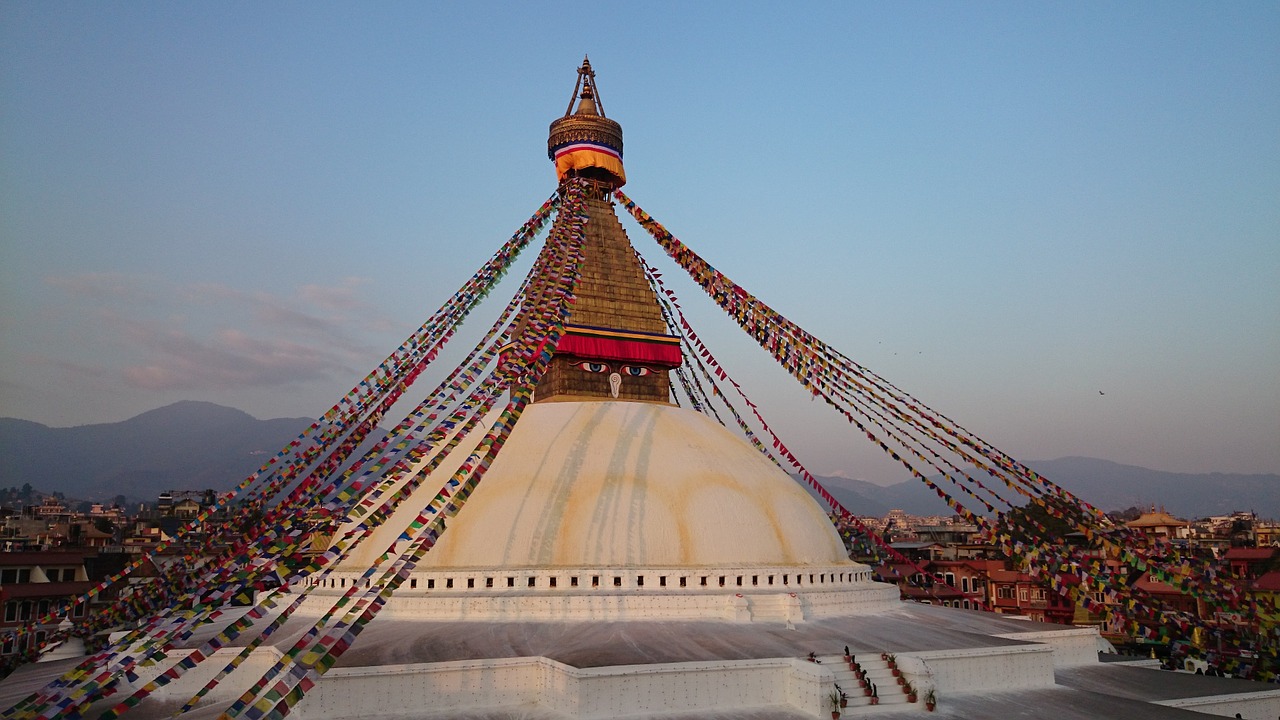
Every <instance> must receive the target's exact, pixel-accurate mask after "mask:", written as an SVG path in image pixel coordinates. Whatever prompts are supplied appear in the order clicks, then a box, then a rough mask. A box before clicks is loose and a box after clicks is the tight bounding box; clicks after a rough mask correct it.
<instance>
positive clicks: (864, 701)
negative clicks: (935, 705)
mask: <svg viewBox="0 0 1280 720" xmlns="http://www.w3.org/2000/svg"><path fill="white" fill-rule="evenodd" d="M853 659H854V661H855V662H856V663H857V665H858V668H859V669H860V670H861V671H862V673H863V676H864V677H865V678H866V680H865V682H864V681H862V680H859V679H858V675H857V673H855V672H854V670H853V668H852V667H850V665H849V663H848V662H847V661H846V660H845V659H844V656H843V655H819V656H818V657H817V660H818V662H820V663H822V665H823V666H824V667H826V668H827V669H828V670H830V671H831V674H832V675H834V676H835V678H834V681H835V685H836V686H838V687H839V689H840V690H842V691H844V694H845V695H846V696H848V699H849V702H848V706H847V707H845V708H844V709H843V710H841V712H840V717H841V718H848V717H858V716H865V715H873V714H877V713H885V712H893V713H897V712H902V711H918V712H924V711H925V708H924V702H923V700H918V701H917V702H915V703H910V702H908V699H907V694H906V693H905V692H903V689H902V686H901V685H899V684H898V679H897V678H895V677H894V676H893V671H892V670H891V669H890V667H889V663H888V662H887V661H885V660H883V659H881V658H880V653H871V652H864V653H861V654H859V653H854V654H853ZM872 684H874V685H875V686H876V691H877V694H878V695H879V698H880V700H879V703H878V704H876V705H872V704H871V698H870V696H869V695H868V691H869V689H870V688H871V685H872ZM831 689H832V690H835V689H836V688H835V687H833V688H831ZM822 717H826V713H823V715H822Z"/></svg>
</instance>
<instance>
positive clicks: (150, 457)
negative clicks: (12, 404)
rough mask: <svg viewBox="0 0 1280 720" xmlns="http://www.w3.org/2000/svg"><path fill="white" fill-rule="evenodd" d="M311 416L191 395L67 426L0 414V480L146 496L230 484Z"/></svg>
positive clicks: (80, 493) (69, 491)
mask: <svg viewBox="0 0 1280 720" xmlns="http://www.w3.org/2000/svg"><path fill="white" fill-rule="evenodd" d="M311 422H312V419H311V418H278V419H275V420H258V419H256V418H254V417H253V416H252V415H249V414H248V413H244V412H241V411H239V410H235V409H233V408H229V407H223V406H221V405H215V404H213V403H207V402H194V401H183V402H178V403H174V404H173V405H167V406H165V407H162V408H159V409H156V410H151V411H148V412H145V413H142V414H141V415H138V416H136V417H133V418H130V419H128V420H124V421H122V422H115V423H103V424H100V425H80V426H78V427H69V428H51V427H48V426H47V425H41V424H40V423H34V422H29V421H26V420H18V419H15V418H0V487H21V486H22V485H23V484H24V483H30V484H31V486H32V487H33V488H35V489H37V490H41V491H44V492H46V493H48V492H54V491H60V492H62V493H63V494H65V495H66V496H68V497H74V498H79V499H82V500H95V501H96V500H110V499H111V498H114V497H115V496H117V495H124V496H126V497H128V498H132V499H137V500H143V501H147V502H154V501H155V498H156V496H157V495H158V494H160V493H161V492H163V491H165V490H203V489H206V488H213V489H215V490H229V489H231V488H232V487H235V486H236V485H237V484H238V483H239V482H240V481H241V480H243V479H244V478H245V477H247V476H248V475H249V474H250V473H252V472H253V471H255V470H257V469H258V467H259V466H261V465H262V463H263V462H265V461H266V460H267V459H269V458H270V457H271V456H272V455H274V454H275V453H276V452H277V451H279V450H280V448H282V447H284V445H285V443H287V442H289V441H290V440H292V439H293V438H295V437H297V436H298V433H300V432H302V431H303V430H304V429H305V428H306V427H307V426H308V425H310V424H311Z"/></svg>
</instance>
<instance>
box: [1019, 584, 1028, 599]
mask: <svg viewBox="0 0 1280 720" xmlns="http://www.w3.org/2000/svg"><path fill="white" fill-rule="evenodd" d="M1018 599H1019V600H1021V601H1022V602H1026V601H1027V589H1026V588H1024V587H1022V588H1018Z"/></svg>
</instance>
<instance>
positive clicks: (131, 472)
mask: <svg viewBox="0 0 1280 720" xmlns="http://www.w3.org/2000/svg"><path fill="white" fill-rule="evenodd" d="M311 422H312V420H311V418H277V419H274V420H258V419H256V418H254V417H253V416H251V415H249V414H247V413H244V412H241V411H239V410H235V409H233V408H228V407H223V406H221V405H215V404H213V403H207V402H194V401H184V402H179V403H174V404H173V405H168V406H166V407H162V408H159V409H156V410H151V411H149V412H145V413H142V414H141V415H138V416H137V417H133V418H130V419H128V420H125V421H122V422H116V423H104V424H100V425H81V426H79V427H70V428H51V427H48V426H46V425H41V424H40V423H34V422H29V421H26V420H17V419H14V418H0V488H6V487H19V488H20V487H21V486H22V485H23V484H24V483H30V484H31V486H32V487H33V488H35V489H37V490H41V491H44V492H53V491H60V492H62V493H64V494H65V495H67V496H68V497H74V498H79V499H85V500H110V499H111V498H114V497H115V496H116V495H125V496H126V497H129V498H131V499H137V500H143V501H153V500H154V499H155V497H156V496H157V495H158V494H159V493H161V492H163V491H165V490H183V489H188V490H203V489H205V488H213V489H215V490H227V489H230V488H232V487H234V486H235V485H236V484H237V483H238V482H239V481H240V480H242V479H244V478H245V477H246V476H247V475H248V474H249V473H251V472H253V471H254V470H256V469H257V468H258V467H259V466H260V465H261V464H262V463H263V462H264V461H265V460H267V459H268V458H269V457H270V456H271V455H273V454H275V452H276V451H278V450H279V449H280V448H281V447H283V446H284V444H285V443H287V442H289V441H290V440H292V439H293V438H295V437H297V436H298V433H300V432H302V430H303V429H304V428H306V427H307V426H308V425H310V424H311ZM1027 465H1028V466H1030V467H1031V468H1033V469H1034V470H1035V471H1036V472H1038V473H1040V474H1042V475H1043V476H1045V477H1046V478H1048V479H1050V480H1052V481H1053V482H1055V483H1057V484H1058V485H1060V486H1062V487H1063V488H1066V489H1067V490H1068V491H1070V492H1072V493H1074V494H1076V495H1078V496H1079V497H1081V498H1083V499H1085V500H1087V501H1088V502H1090V503H1092V504H1093V505H1095V506H1097V507H1099V508H1101V509H1103V510H1107V511H1110V510H1123V509H1126V508H1129V507H1133V506H1150V505H1152V504H1154V505H1157V506H1163V507H1164V508H1165V509H1166V510H1168V511H1169V512H1170V513H1173V514H1174V515H1177V516H1180V517H1188V518H1193V517H1204V516H1207V515H1223V514H1227V513H1230V512H1233V511H1235V510H1252V511H1254V512H1257V513H1258V515H1259V516H1260V517H1264V518H1280V475H1274V474H1269V475H1234V474H1225V473H1207V474H1189V473H1170V472H1161V471H1159V470H1149V469H1147V468H1142V467H1136V466H1133V465H1121V464H1119V463H1113V462H1109V461H1106V460H1097V459H1094V458H1083V457H1068V458H1059V459H1057V460H1041V461H1031V462H1028V463H1027ZM819 481H820V482H822V484H823V485H824V486H826V487H827V489H828V490H829V491H830V492H831V493H832V494H833V495H835V497H836V498H837V499H839V500H840V501H841V502H842V503H844V504H845V505H846V506H847V507H849V509H851V510H853V511H854V512H856V513H858V514H860V515H883V514H884V513H886V512H888V511H889V510H891V509H894V508H897V509H901V510H904V511H906V512H908V513H911V514H914V515H933V514H947V513H948V512H949V510H948V508H947V506H946V505H945V504H944V503H943V502H942V501H941V500H940V499H938V497H937V496H936V495H935V494H934V493H933V491H932V490H930V489H929V488H928V487H926V486H925V485H924V483H921V482H918V481H915V480H908V481H904V482H901V483H898V484H896V485H888V486H882V485H876V484H874V483H870V482H865V481H862V480H850V479H847V478H840V477H824V478H819ZM985 481H986V479H984V482H985ZM942 484H944V485H949V483H947V482H945V481H944V482H943V483H942Z"/></svg>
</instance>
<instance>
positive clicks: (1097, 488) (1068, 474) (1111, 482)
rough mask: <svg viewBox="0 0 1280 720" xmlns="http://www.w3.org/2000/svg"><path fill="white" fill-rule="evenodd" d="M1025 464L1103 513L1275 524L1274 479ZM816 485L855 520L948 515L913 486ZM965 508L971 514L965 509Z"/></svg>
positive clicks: (1096, 463) (1091, 461)
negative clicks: (895, 513) (1133, 511)
mask: <svg viewBox="0 0 1280 720" xmlns="http://www.w3.org/2000/svg"><path fill="white" fill-rule="evenodd" d="M1026 464H1027V466H1028V467H1030V468H1032V469H1033V470H1035V471H1036V472H1038V473H1040V474H1041V475H1043V476H1044V477H1046V478H1048V479H1049V480H1051V481H1052V482H1054V483H1056V484H1057V485H1060V486H1062V487H1063V488H1065V489H1066V490H1067V491H1069V492H1071V493H1072V494H1074V495H1076V496H1078V497H1080V498H1081V499H1083V500H1085V501H1087V502H1089V503H1090V504H1092V505H1094V506H1096V507H1098V508H1100V509H1102V510H1105V511H1112V510H1124V509H1126V508H1130V507H1133V506H1151V505H1153V504H1154V505H1156V506H1163V507H1164V508H1165V509H1166V510H1167V511H1169V512H1170V513H1172V514H1173V515H1176V516H1179V517H1185V518H1198V517H1205V516H1208V515H1225V514H1228V513H1231V512H1233V511H1236V510H1252V511H1254V512H1256V513H1258V516H1259V517H1262V518H1272V519H1280V475H1275V474H1264V475H1241V474H1230V473H1173V472H1164V471H1161V470H1151V469H1148V468H1144V467H1138V466H1136V465H1121V464H1120V463H1114V462H1111V461H1108V460H1098V459H1096V458H1085V457H1065V458H1058V459H1057V460H1035V461H1030V462H1027V463H1026ZM982 480H983V483H984V484H986V485H988V486H990V485H991V482H990V478H987V477H984V478H983V479H982ZM819 482H821V483H822V484H823V485H824V486H825V487H826V488H827V490H828V491H830V492H831V494H832V495H834V496H835V497H836V499H838V500H840V502H842V503H844V504H845V505H846V507H848V508H849V509H850V510H852V511H854V512H856V513H858V514H865V515H883V514H884V513H885V512H887V511H888V510H890V509H893V508H899V509H902V510H905V511H906V512H908V513H911V514H915V515H933V514H947V513H949V512H950V510H949V509H948V508H947V506H946V504H945V503H943V502H942V500H941V499H939V498H938V496H937V495H936V494H935V493H934V492H933V491H932V490H930V489H929V488H928V487H927V486H926V485H925V484H924V483H923V482H920V481H919V480H908V481H904V482H901V483H897V484H895V485H889V486H880V485H875V484H873V483H869V482H865V481H862V480H850V479H848V478H840V477H825V478H819ZM938 485H939V486H941V487H943V488H944V489H946V490H947V491H948V492H950V493H951V494H952V495H953V497H956V498H957V499H959V500H961V501H963V500H965V499H968V498H967V496H965V495H963V493H962V491H960V490H959V489H957V488H955V486H953V485H951V484H950V483H949V482H948V481H945V480H944V481H941V482H938ZM1018 504H1021V502H1020V501H1019V503H1018ZM966 507H971V508H972V506H970V505H969V504H968V503H966ZM979 507H980V506H979Z"/></svg>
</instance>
